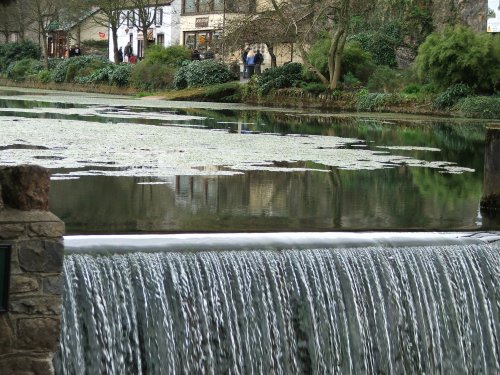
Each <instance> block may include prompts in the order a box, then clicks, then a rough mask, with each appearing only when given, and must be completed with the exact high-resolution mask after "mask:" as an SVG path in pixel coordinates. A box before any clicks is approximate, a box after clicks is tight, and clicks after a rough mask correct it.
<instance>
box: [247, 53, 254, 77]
mask: <svg viewBox="0 0 500 375" xmlns="http://www.w3.org/2000/svg"><path fill="white" fill-rule="evenodd" d="M254 72H255V52H254V51H253V49H251V50H249V51H248V53H247V78H252V76H253V74H254Z"/></svg>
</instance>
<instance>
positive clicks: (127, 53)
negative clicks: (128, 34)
mask: <svg viewBox="0 0 500 375" xmlns="http://www.w3.org/2000/svg"><path fill="white" fill-rule="evenodd" d="M123 53H124V54H125V56H124V61H125V62H128V61H130V56H131V55H132V46H131V45H130V42H128V43H127V45H126V46H125V49H124V51H123Z"/></svg>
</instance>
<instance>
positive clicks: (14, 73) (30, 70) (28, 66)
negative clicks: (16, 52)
mask: <svg viewBox="0 0 500 375" xmlns="http://www.w3.org/2000/svg"><path fill="white" fill-rule="evenodd" d="M42 69H43V64H42V63H41V62H40V61H39V60H34V59H29V58H28V59H22V60H19V61H16V62H13V63H12V64H10V65H9V67H8V68H7V71H6V73H7V78H10V79H12V80H14V81H24V80H25V79H26V78H27V77H28V76H33V75H36V74H38V72H40V71H41V70H42Z"/></svg>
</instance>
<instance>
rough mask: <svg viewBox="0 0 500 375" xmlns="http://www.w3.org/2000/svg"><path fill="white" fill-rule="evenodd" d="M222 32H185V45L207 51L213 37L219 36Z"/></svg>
mask: <svg viewBox="0 0 500 375" xmlns="http://www.w3.org/2000/svg"><path fill="white" fill-rule="evenodd" d="M220 34H221V31H220V30H217V31H215V32H212V31H199V32H186V33H184V45H185V46H186V47H187V48H189V49H195V48H196V49H197V50H198V51H200V52H203V51H206V50H207V48H208V47H209V46H210V43H211V42H212V38H214V37H215V38H217V36H218V35H220Z"/></svg>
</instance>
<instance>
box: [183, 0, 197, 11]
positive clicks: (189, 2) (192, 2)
mask: <svg viewBox="0 0 500 375" xmlns="http://www.w3.org/2000/svg"><path fill="white" fill-rule="evenodd" d="M196 3H197V0H184V13H196V9H197V8H196Z"/></svg>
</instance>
